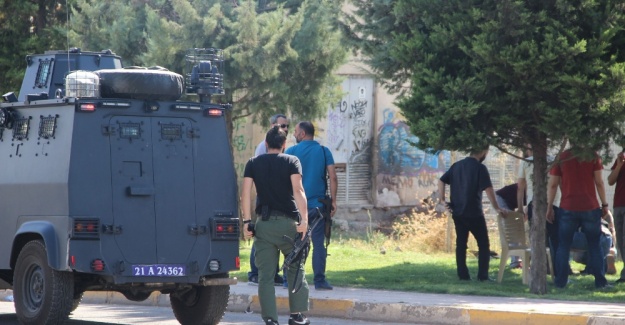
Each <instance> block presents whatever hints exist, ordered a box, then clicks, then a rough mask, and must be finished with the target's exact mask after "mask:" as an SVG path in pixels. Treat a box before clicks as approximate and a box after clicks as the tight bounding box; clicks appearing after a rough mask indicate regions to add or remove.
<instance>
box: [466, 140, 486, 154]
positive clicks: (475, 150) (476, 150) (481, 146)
mask: <svg viewBox="0 0 625 325" xmlns="http://www.w3.org/2000/svg"><path fill="white" fill-rule="evenodd" d="M489 148H490V146H489V145H488V143H482V144H478V145H476V146H474V147H473V148H471V149H469V153H470V154H471V155H477V154H480V153H482V152H483V151H484V150H488V149H489Z"/></svg>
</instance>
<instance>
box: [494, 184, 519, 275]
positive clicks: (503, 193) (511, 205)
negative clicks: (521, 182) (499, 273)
mask: <svg viewBox="0 0 625 325" xmlns="http://www.w3.org/2000/svg"><path fill="white" fill-rule="evenodd" d="M518 188H519V186H518V184H517V183H512V184H510V185H506V186H504V187H502V188H500V189H498V190H497V191H495V198H496V199H497V204H499V207H500V208H502V209H504V210H511V211H514V210H516V209H517V206H518V204H517V191H518ZM523 200H524V201H525V198H524V199H523ZM521 206H522V205H521ZM521 262H522V261H521V258H520V257H519V256H510V267H511V268H521Z"/></svg>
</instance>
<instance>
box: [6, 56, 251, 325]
mask: <svg viewBox="0 0 625 325" xmlns="http://www.w3.org/2000/svg"><path fill="white" fill-rule="evenodd" d="M223 64H224V62H223V55H222V52H221V50H216V49H193V50H189V51H188V52H187V54H186V63H185V66H186V71H185V74H184V76H183V75H180V74H176V73H173V72H170V71H166V70H165V69H163V68H160V67H155V68H148V69H145V68H138V67H129V68H123V67H122V62H121V59H120V57H118V56H116V55H115V54H114V53H112V52H111V51H110V50H107V51H102V52H85V51H81V50H80V49H71V50H69V51H50V52H46V53H45V54H41V55H29V56H27V57H26V65H27V67H26V74H25V76H24V80H23V83H22V87H21V90H20V92H19V96H16V95H15V94H14V93H12V92H7V93H4V95H3V99H4V101H3V102H2V103H0V170H1V171H0V289H13V295H14V302H15V310H16V313H17V316H18V319H19V321H20V322H21V323H23V324H37V325H40V324H60V323H63V322H64V321H65V320H66V319H67V318H68V316H69V314H70V312H71V311H72V310H74V309H75V308H76V307H77V306H78V303H79V302H80V300H81V298H82V295H83V293H84V292H85V291H117V292H120V293H121V294H123V295H124V296H125V297H126V298H128V299H130V300H133V301H142V300H145V299H147V298H148V297H149V296H150V294H151V293H152V292H155V291H157V292H161V293H164V294H169V299H170V301H171V306H172V309H173V312H174V314H175V316H176V318H177V319H178V321H179V322H180V323H182V324H193V325H196V324H216V323H218V322H219V321H220V319H221V318H222V316H223V314H224V311H225V309H226V306H227V303H228V296H229V291H230V287H229V285H231V284H234V283H236V279H234V278H230V277H229V273H228V272H230V271H233V270H237V269H239V266H240V262H239V221H238V201H237V196H238V195H237V188H236V179H235V171H234V165H233V161H232V154H231V151H230V144H229V140H228V136H227V130H226V123H225V117H224V114H225V110H227V109H229V107H230V106H229V105H225V104H216V103H213V102H211V97H212V96H215V95H221V94H223V74H222V73H223ZM185 93H186V94H187V97H191V96H198V98H199V100H197V101H196V100H193V101H181V100H180V98H182V95H185ZM192 98H193V97H192Z"/></svg>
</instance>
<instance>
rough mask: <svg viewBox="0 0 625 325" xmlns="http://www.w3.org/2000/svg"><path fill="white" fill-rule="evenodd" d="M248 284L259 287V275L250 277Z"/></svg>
mask: <svg viewBox="0 0 625 325" xmlns="http://www.w3.org/2000/svg"><path fill="white" fill-rule="evenodd" d="M247 284H249V285H251V286H257V285H258V275H252V276H251V277H249V279H248V280H247Z"/></svg>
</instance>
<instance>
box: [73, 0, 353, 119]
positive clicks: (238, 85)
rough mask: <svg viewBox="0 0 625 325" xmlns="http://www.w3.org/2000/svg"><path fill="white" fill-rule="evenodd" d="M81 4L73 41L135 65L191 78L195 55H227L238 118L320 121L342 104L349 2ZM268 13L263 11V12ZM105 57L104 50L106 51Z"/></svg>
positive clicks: (91, 0) (89, 0)
mask: <svg viewBox="0 0 625 325" xmlns="http://www.w3.org/2000/svg"><path fill="white" fill-rule="evenodd" d="M257 3H258V1H251V0H243V1H219V0H149V1H141V2H140V1H134V0H117V1H106V2H103V1H96V0H77V1H76V5H75V7H74V10H73V15H72V19H73V20H72V25H71V26H72V40H73V41H74V43H76V44H81V45H82V46H83V47H85V48H93V47H95V46H98V47H100V48H110V49H112V50H113V51H114V52H115V53H117V54H118V55H120V56H122V57H123V58H124V61H125V62H126V64H127V65H128V63H130V64H131V65H144V66H152V65H161V66H165V67H166V68H168V69H170V70H173V71H176V72H178V73H183V72H184V71H183V66H184V55H185V51H186V50H187V49H189V48H208V47H213V48H221V49H223V50H224V54H225V56H226V72H225V74H226V78H225V82H226V97H225V98H222V99H220V100H221V101H224V102H231V103H233V117H232V118H238V117H242V116H251V117H252V118H253V119H254V120H255V121H257V122H260V123H261V124H266V123H267V121H268V117H269V116H271V115H273V114H275V113H276V112H282V113H283V112H288V113H289V114H290V115H292V116H297V117H298V118H302V119H313V118H315V117H319V116H320V115H321V114H322V113H323V112H325V110H326V109H327V107H328V106H329V105H330V103H332V102H334V101H336V100H337V98H339V97H340V95H339V93H338V92H337V89H338V88H339V87H338V85H340V81H339V80H338V78H336V77H335V76H334V75H333V72H334V70H335V69H336V68H338V66H339V65H340V64H342V63H343V62H344V60H345V57H346V49H345V48H344V47H343V46H342V44H341V33H340V31H339V29H338V13H339V12H340V10H339V9H340V5H341V3H342V1H329V0H321V1H319V0H315V1H312V0H306V1H268V2H266V3H265V4H266V5H267V6H263V8H259V7H258V5H257ZM261 9H262V10H261ZM98 50H99V49H98Z"/></svg>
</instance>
